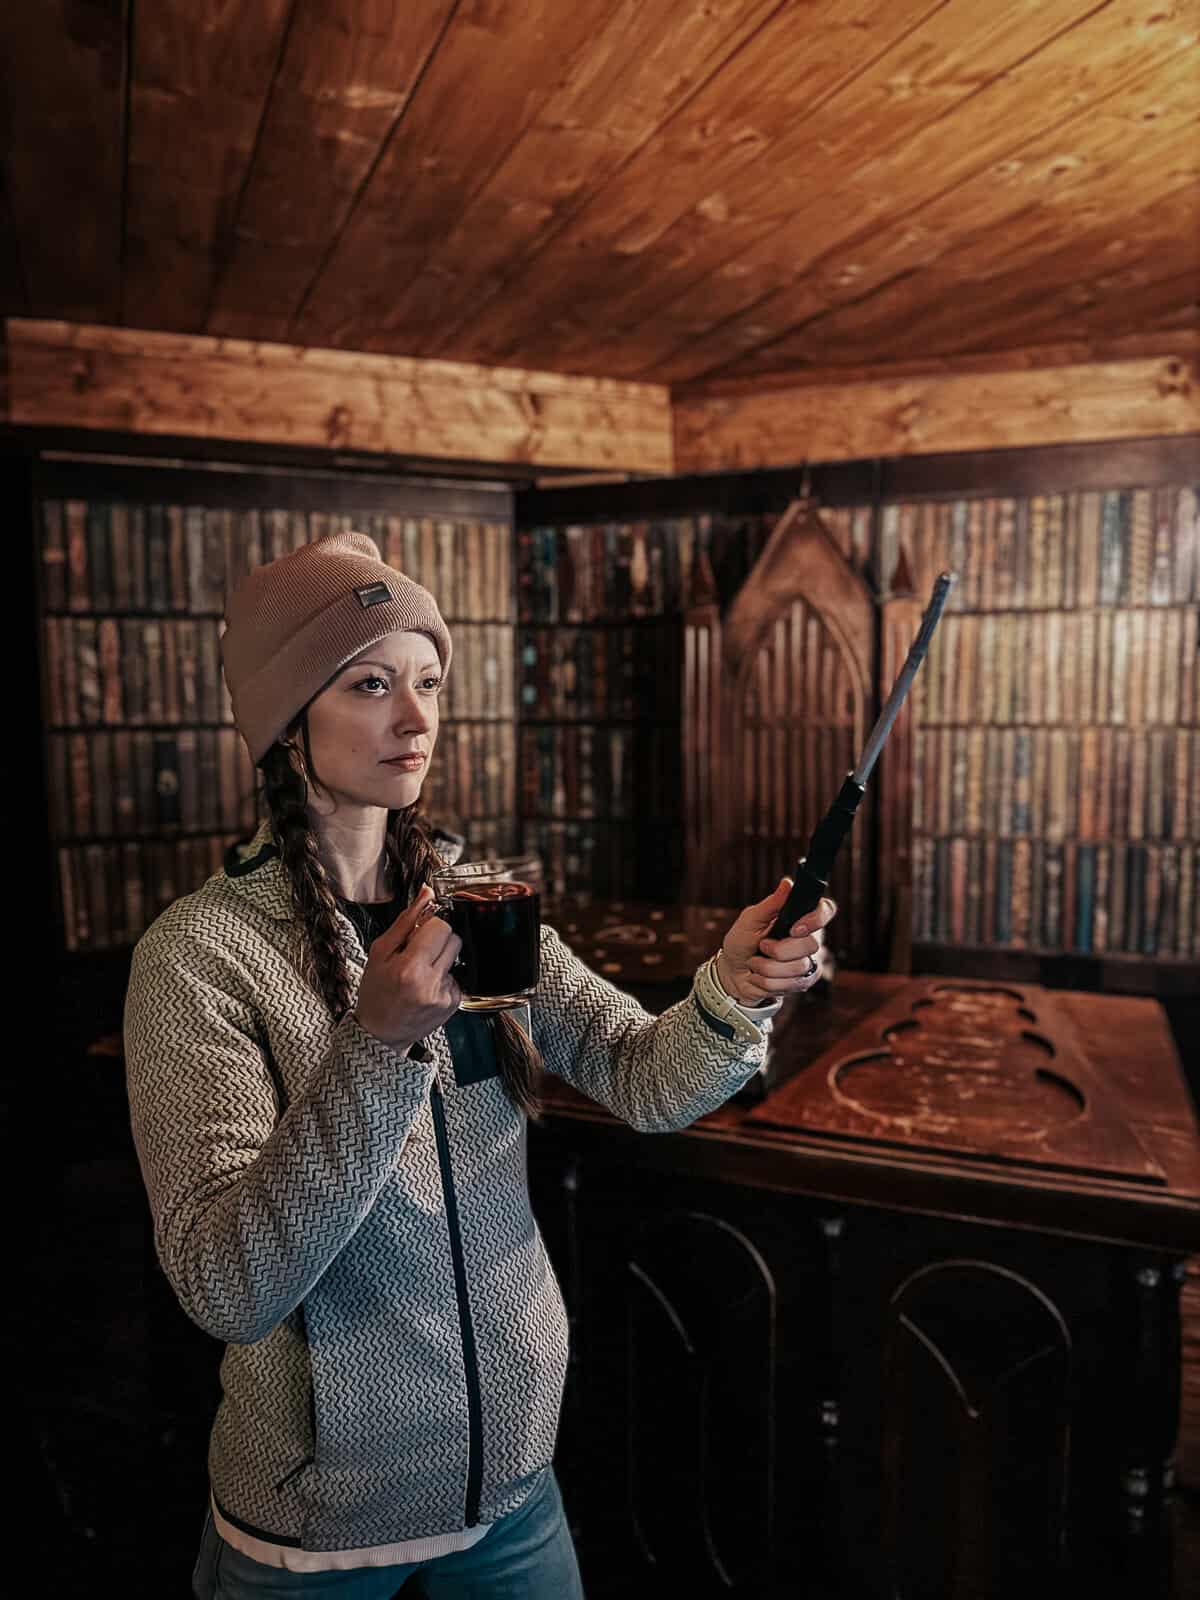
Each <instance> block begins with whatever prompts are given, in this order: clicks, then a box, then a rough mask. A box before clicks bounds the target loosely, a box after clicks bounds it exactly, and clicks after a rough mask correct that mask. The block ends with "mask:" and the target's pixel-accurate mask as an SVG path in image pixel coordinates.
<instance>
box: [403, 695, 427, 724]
mask: <svg viewBox="0 0 1200 1600" xmlns="http://www.w3.org/2000/svg"><path fill="white" fill-rule="evenodd" d="M395 725H396V727H397V728H431V727H432V726H433V707H432V706H431V705H430V704H429V703H428V702H427V701H425V700H421V699H419V698H418V696H417V695H415V694H408V695H405V696H403V697H402V698H400V699H398V700H397V701H396V709H395Z"/></svg>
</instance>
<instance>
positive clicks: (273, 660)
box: [221, 533, 450, 765]
mask: <svg viewBox="0 0 1200 1600" xmlns="http://www.w3.org/2000/svg"><path fill="white" fill-rule="evenodd" d="M225 624H226V626H225V632H224V634H223V635H222V638H221V659H222V662H223V664H224V667H225V681H226V683H227V684H228V685H229V693H230V697H231V698H232V700H233V716H234V721H235V722H236V723H237V725H238V728H239V729H240V730H241V733H242V737H243V738H244V739H245V741H246V743H247V745H248V746H249V747H250V755H251V757H252V758H253V760H254V762H255V764H256V765H257V764H258V763H259V762H260V761H261V760H262V758H263V757H264V756H265V755H266V753H267V751H268V750H269V749H270V748H271V746H272V744H274V742H275V740H276V739H278V738H279V737H280V735H281V734H282V733H283V732H284V730H285V729H286V728H287V725H288V723H289V722H291V720H292V718H293V717H295V716H296V715H297V713H298V712H300V711H302V710H303V708H304V707H305V706H306V705H307V704H308V702H309V701H310V700H311V699H312V698H313V696H314V695H315V694H317V692H318V691H319V690H321V689H323V688H324V687H325V685H326V684H327V683H328V682H329V680H330V679H331V678H332V677H333V675H334V673H335V672H337V670H338V669H339V667H344V666H345V665H346V663H347V662H348V661H352V660H353V659H354V657H355V656H356V655H358V654H359V653H360V652H361V651H363V650H365V649H366V648H367V646H368V645H370V644H376V643H377V642H378V641H379V640H380V639H382V638H384V637H385V636H386V635H387V634H389V633H395V632H397V631H398V630H404V631H406V632H408V631H411V632H415V633H427V634H428V635H429V637H430V638H431V639H432V640H433V642H434V645H435V647H436V649H437V653H438V659H439V660H440V661H441V664H442V671H443V673H444V672H445V671H446V669H447V668H448V667H449V665H450V634H449V631H448V630H447V628H446V624H445V623H444V622H443V620H442V614H441V612H440V611H439V610H438V608H437V601H436V600H435V599H434V598H433V596H432V595H431V594H430V593H429V590H428V589H423V588H422V587H421V585H420V584H419V583H414V581H413V580H412V579H411V578H406V577H405V576H404V574H403V573H401V572H397V571H396V570H395V568H394V567H389V566H388V565H387V563H386V562H384V561H382V560H381V559H380V555H379V547H378V545H376V543H375V541H374V540H373V539H369V538H368V537H367V535H366V534H365V533H335V534H331V535H330V536H329V537H328V538H326V539H316V540H314V541H313V542H312V543H311V544H305V545H301V546H300V548H299V550H295V551H293V552H292V554H291V555H288V556H281V557H280V558H279V560H278V561H269V562H268V563H267V564H266V566H263V567H255V568H254V569H253V571H251V572H250V573H248V574H247V575H246V577H244V578H242V579H241V581H240V582H239V583H237V584H236V585H235V586H234V588H233V590H232V592H231V593H230V594H229V596H228V598H227V600H226V603H225Z"/></svg>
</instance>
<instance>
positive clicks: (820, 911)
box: [750, 899, 837, 966]
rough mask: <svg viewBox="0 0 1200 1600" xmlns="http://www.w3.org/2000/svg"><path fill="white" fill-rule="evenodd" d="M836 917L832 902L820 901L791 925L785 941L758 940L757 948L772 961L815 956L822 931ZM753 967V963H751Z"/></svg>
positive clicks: (821, 938) (794, 959) (821, 937)
mask: <svg viewBox="0 0 1200 1600" xmlns="http://www.w3.org/2000/svg"><path fill="white" fill-rule="evenodd" d="M836 915H837V906H836V905H835V903H834V902H833V901H832V900H826V899H823V900H820V901H819V902H818V903H817V905H816V906H815V907H814V908H813V909H812V910H811V911H809V912H807V913H806V914H805V915H804V916H803V917H801V918H800V920H799V922H794V923H793V924H792V930H791V934H790V935H789V937H788V938H786V939H760V940H759V941H758V948H759V949H760V950H762V951H764V952H765V953H766V954H767V955H769V956H770V957H771V959H772V960H773V961H797V960H799V959H800V958H801V957H802V956H810V955H815V954H816V951H817V949H818V947H819V946H820V945H821V944H822V943H823V942H824V934H823V932H822V929H824V928H825V927H826V926H827V925H828V924H829V923H830V922H832V921H833V919H834V917H835V916H836ZM750 964H751V966H753V964H754V963H753V961H751V963H750Z"/></svg>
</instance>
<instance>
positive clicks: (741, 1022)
mask: <svg viewBox="0 0 1200 1600" xmlns="http://www.w3.org/2000/svg"><path fill="white" fill-rule="evenodd" d="M716 967H717V958H716V956H710V957H709V959H708V960H707V961H706V962H704V964H703V965H702V966H701V967H700V969H699V971H698V972H697V973H696V979H695V982H694V984H693V985H692V998H693V1000H694V1001H695V1004H696V1009H697V1010H698V1011H699V1013H700V1015H701V1017H702V1018H703V1019H704V1021H705V1022H706V1023H707V1024H708V1026H709V1027H710V1028H711V1029H712V1030H713V1032H714V1033H719V1034H720V1035H721V1037H722V1038H724V1039H738V1040H740V1041H741V1042H742V1043H743V1044H760V1043H761V1042H762V1040H763V1038H764V1036H765V1035H766V1034H767V1033H769V1032H770V1026H771V1023H770V1019H771V1018H772V1017H773V1016H774V1015H775V1013H776V1012H777V1011H778V1010H779V1007H780V1006H781V1005H782V1004H783V1001H782V999H779V1000H770V1001H767V1002H766V1004H764V1005H762V1006H753V1007H746V1006H743V1005H740V1004H739V1003H738V1001H736V1000H734V999H733V998H732V997H731V996H730V995H728V994H726V992H725V990H724V989H723V988H722V986H721V983H720V981H719V980H718V978H717V971H716ZM751 1018H754V1019H756V1020H757V1022H759V1023H761V1024H763V1026H761V1027H760V1026H756V1025H755V1021H752V1020H751Z"/></svg>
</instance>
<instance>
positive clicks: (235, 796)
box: [39, 500, 517, 950]
mask: <svg viewBox="0 0 1200 1600" xmlns="http://www.w3.org/2000/svg"><path fill="white" fill-rule="evenodd" d="M351 528H355V529H358V530H361V531H363V532H366V533H368V534H370V535H371V537H372V538H373V539H374V540H375V542H376V544H377V546H378V547H379V549H380V551H381V553H383V555H384V557H385V559H386V560H387V561H388V562H389V564H391V565H392V566H394V567H396V568H397V569H398V570H402V571H404V572H406V573H408V574H409V575H411V576H413V577H415V578H416V579H417V580H418V581H419V582H422V583H425V584H426V585H427V586H428V587H429V588H430V589H431V590H432V591H433V592H434V593H435V594H436V595H437V596H438V599H439V602H440V604H441V607H442V610H443V614H444V615H445V616H446V619H447V622H448V624H449V626H450V629H451V632H452V635H453V639H454V658H453V663H452V668H451V671H450V672H449V674H448V675H447V678H446V684H445V688H444V690H443V693H442V695H441V698H440V709H441V714H442V726H441V732H440V735H439V741H438V753H437V757H436V759H435V761H434V763H433V766H432V767H431V770H430V775H429V780H428V782H427V783H426V786H425V790H424V796H423V798H424V801H425V805H426V808H427V810H428V811H429V813H430V814H431V815H432V816H433V817H434V819H435V820H436V821H437V822H439V823H442V824H443V825H445V826H448V827H451V828H453V829H455V830H456V831H460V832H464V833H466V834H467V835H468V838H469V840H470V844H471V847H472V849H473V850H474V851H476V852H478V851H480V850H483V851H487V850H508V849H511V848H513V847H514V846H515V844H516V837H515V822H514V818H515V813H516V805H517V799H516V792H515V779H514V766H515V754H516V728H515V720H516V658H515V619H516V601H515V592H514V578H513V563H512V534H511V528H510V527H509V525H508V524H507V523H504V522H479V521H469V522H467V521H461V520H452V519H447V518H435V517H393V516H377V515H374V514H372V515H363V516H341V515H339V516H332V515H327V514H325V513H323V512H321V511H318V510H313V511H308V512H303V511H294V510H293V511H272V510H269V509H268V510H262V511H246V510H237V511H234V510H229V509H226V508H213V507H205V506H171V505H125V504H113V503H108V502H87V501H83V500H62V501H58V500H53V501H52V500H47V501H45V502H44V503H43V504H42V506H41V515H40V527H39V532H40V538H41V563H40V571H41V596H40V599H41V630H42V652H41V654H42V660H41V669H42V670H41V677H42V710H43V721H44V726H45V730H46V732H45V760H46V771H47V787H48V792H49V813H50V814H49V817H48V824H49V837H50V843H51V849H52V863H53V871H54V877H55V880H56V884H57V898H58V904H59V911H60V917H61V925H62V937H63V944H64V946H65V948H66V949H68V950H91V949H106V948H113V947H118V946H121V945H123V944H127V943H131V942H133V941H134V940H136V939H137V938H138V937H139V935H140V934H141V932H142V931H143V930H144V929H145V927H146V926H148V924H149V923H150V922H151V921H152V920H153V919H154V917H155V916H156V915H157V914H158V912H159V911H160V910H162V909H163V907H165V906H166V905H168V904H169V903H170V902H171V900H173V899H175V898H176V897H177V896H178V895H180V894H185V893H187V892H188V891H189V890H191V889H193V888H196V887H198V886H199V884H200V883H202V882H203V881H204V879H205V878H206V877H207V876H209V875H210V874H211V873H213V872H215V871H218V870H219V868H220V866H221V862H222V859H223V856H224V852H225V850H226V849H227V847H228V845H229V844H230V843H231V842H232V841H233V840H235V839H237V838H244V837H245V836H246V835H247V834H249V833H251V832H253V830H254V828H255V827H256V826H257V824H258V821H259V820H260V814H261V812H260V801H259V799H258V797H257V794H256V780H257V774H256V773H255V771H254V769H253V768H252V766H251V763H250V758H249V753H248V751H247V750H246V747H245V745H244V744H243V742H242V740H241V738H240V737H239V735H238V734H237V731H236V729H235V727H234V725H233V714H232V707H231V705H230V702H229V696H228V692H227V690H226V688H225V683H224V679H223V677H222V674H221V667H220V635H221V631H222V628H223V621H222V618H223V615H224V607H225V596H226V593H227V590H228V588H229V586H231V585H232V584H233V583H236V582H237V580H238V579H239V578H240V577H241V576H242V575H243V574H244V573H245V572H247V571H248V570H250V568H251V567H252V566H255V565H258V564H259V563H261V562H263V561H269V560H272V559H275V558H277V557H279V556H283V555H286V554H288V553H289V552H290V551H292V550H294V549H296V548H298V546H299V545H301V544H303V543H306V542H308V541H309V540H310V539H313V538H320V537H324V536H327V535H329V534H332V533H336V532H340V531H345V530H349V529H351Z"/></svg>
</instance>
